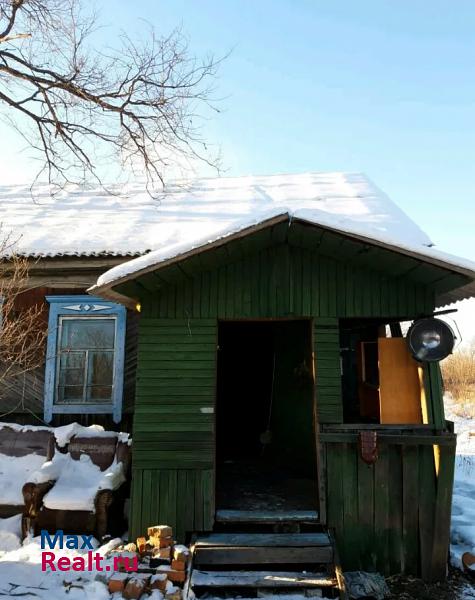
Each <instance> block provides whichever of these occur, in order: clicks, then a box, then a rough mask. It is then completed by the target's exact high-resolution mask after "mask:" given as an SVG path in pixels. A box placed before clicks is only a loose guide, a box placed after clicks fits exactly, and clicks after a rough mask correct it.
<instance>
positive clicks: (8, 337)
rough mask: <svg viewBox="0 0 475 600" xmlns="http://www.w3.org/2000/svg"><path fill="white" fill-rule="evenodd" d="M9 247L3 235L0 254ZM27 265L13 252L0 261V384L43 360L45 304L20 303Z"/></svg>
mask: <svg viewBox="0 0 475 600" xmlns="http://www.w3.org/2000/svg"><path fill="white" fill-rule="evenodd" d="M11 249H12V244H11V237H8V236H7V237H4V239H3V242H2V243H0V256H4V255H6V254H7V253H8V251H9V250H11ZM28 267H29V265H28V259H26V258H25V257H21V256H18V255H15V254H13V255H11V256H9V258H3V259H1V260H0V302H1V305H0V309H1V322H0V386H2V384H3V383H4V382H6V381H7V380H9V379H11V378H13V377H17V376H18V375H21V374H23V373H26V372H28V371H32V370H34V369H36V368H38V367H40V366H41V365H42V364H43V362H44V357H45V340H46V335H47V325H46V321H45V312H44V306H43V304H42V303H29V304H26V305H25V304H24V303H22V295H23V294H26V293H27V291H28Z"/></svg>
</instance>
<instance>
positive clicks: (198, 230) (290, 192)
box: [0, 173, 475, 290]
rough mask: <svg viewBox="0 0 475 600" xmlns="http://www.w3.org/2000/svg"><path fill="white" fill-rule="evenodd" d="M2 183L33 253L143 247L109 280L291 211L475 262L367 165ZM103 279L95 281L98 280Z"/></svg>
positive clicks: (384, 241)
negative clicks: (90, 185) (90, 184)
mask: <svg viewBox="0 0 475 600" xmlns="http://www.w3.org/2000/svg"><path fill="white" fill-rule="evenodd" d="M113 192H114V193H113V194H110V193H106V192H105V191H104V190H101V189H85V188H70V189H68V190H66V191H63V192H61V193H59V194H57V195H55V196H54V197H51V196H50V194H49V189H48V188H47V187H44V188H42V187H40V188H37V189H35V191H34V196H33V197H32V194H31V192H30V190H29V188H28V187H26V186H25V187H21V186H12V187H8V186H3V187H1V188H0V199H1V205H0V223H2V226H3V229H4V230H5V231H12V232H13V236H14V237H15V238H16V239H17V243H16V251H17V252H20V253H22V254H26V255H32V256H60V255H63V256H64V255H82V256H84V255H89V256H94V255H103V254H109V255H117V256H134V255H135V256H137V255H143V256H139V257H138V258H134V259H132V260H130V261H127V262H125V263H123V264H121V265H119V266H117V267H114V268H112V269H111V270H109V271H107V272H106V273H104V274H103V275H102V276H101V277H100V278H99V280H98V283H97V286H99V287H104V286H111V285H114V284H115V283H116V282H118V281H121V280H124V278H128V277H130V276H134V275H136V274H138V273H140V272H141V271H143V270H147V269H150V268H151V267H154V266H159V265H161V264H164V263H165V262H166V261H169V260H171V259H177V258H179V257H181V256H183V255H184V254H186V253H188V252H190V251H192V250H196V249H198V248H202V247H205V246H207V245H209V244H210V243H213V242H216V241H217V240H220V239H224V238H229V237H230V236H232V235H233V234H236V233H238V232H242V231H244V230H246V229H248V228H252V227H254V226H256V225H259V224H263V223H265V222H266V221H268V220H269V219H273V218H279V217H288V218H291V219H292V218H294V219H301V220H304V221H307V222H309V223H313V224H316V225H320V226H323V227H327V228H329V229H332V230H335V231H339V232H344V233H347V234H350V235H354V236H357V237H360V238H363V239H365V240H368V241H369V242H373V243H378V244H381V245H385V246H388V247H390V248H394V249H399V250H401V251H405V252H408V253H412V254H415V255H416V256H420V257H421V258H423V259H424V258H426V259H427V260H429V261H434V262H436V263H437V262H438V263H441V264H443V265H446V266H447V267H448V268H451V267H453V268H455V269H456V270H463V272H466V273H467V274H469V275H470V274H472V275H473V277H474V278H475V264H474V263H471V262H470V261H466V260H464V259H459V258H456V257H452V256H450V255H447V254H444V253H441V252H439V251H438V250H436V249H435V248H433V247H432V243H431V240H430V239H429V238H428V236H427V235H426V234H425V233H424V232H423V231H422V230H421V229H420V228H419V226H418V225H416V224H415V223H414V222H413V221H412V220H411V219H410V218H409V217H408V216H407V215H406V214H405V213H404V212H403V211H402V210H401V209H400V208H399V207H398V206H396V204H394V203H393V202H392V201H391V200H390V199H389V198H388V197H387V196H386V194H384V193H383V192H382V191H381V190H380V189H379V188H377V187H376V186H375V185H374V184H373V183H372V182H371V181H369V180H368V178H367V177H365V176H364V175H362V174H360V173H302V174H296V175H295V174H294V175H288V174H287V175H271V176H255V177H254V176H249V177H222V178H214V179H200V180H197V181H195V182H193V183H191V184H189V185H176V186H171V187H170V188H169V189H168V191H167V193H165V194H163V195H162V197H161V198H159V199H156V200H155V199H152V198H151V197H150V196H149V195H148V193H147V192H146V190H145V189H144V187H143V186H139V185H134V186H129V187H127V188H120V189H119V188H116V189H114V190H113ZM97 286H96V290H97V289H98V287H97Z"/></svg>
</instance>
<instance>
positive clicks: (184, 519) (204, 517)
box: [131, 243, 434, 539]
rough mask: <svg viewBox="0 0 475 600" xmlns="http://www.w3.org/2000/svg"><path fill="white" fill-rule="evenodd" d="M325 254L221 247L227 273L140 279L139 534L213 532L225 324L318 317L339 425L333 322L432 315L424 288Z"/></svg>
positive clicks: (197, 269)
mask: <svg viewBox="0 0 475 600" xmlns="http://www.w3.org/2000/svg"><path fill="white" fill-rule="evenodd" d="M323 250H324V249H320V250H318V251H311V250H308V249H305V248H300V247H297V246H290V245H288V244H286V243H284V244H278V245H274V246H271V247H266V248H264V249H261V250H258V251H257V250H256V251H255V252H250V251H249V248H248V249H247V251H246V252H247V254H246V253H244V255H243V256H240V257H235V256H233V255H231V253H230V254H229V255H226V249H225V248H220V249H218V250H217V251H216V252H219V253H221V255H222V256H221V261H224V262H225V264H221V265H220V266H216V267H209V268H207V263H206V261H205V259H204V257H201V258H200V257H198V258H194V259H193V261H192V262H191V263H186V262H185V263H183V264H182V265H180V267H177V266H175V267H174V268H173V269H169V270H168V271H166V272H163V273H162V272H160V273H159V274H158V275H157V276H156V275H154V274H149V275H147V276H145V277H144V278H142V279H139V280H138V284H139V285H140V286H142V287H140V288H139V287H138V288H137V289H139V290H141V303H142V316H141V320H140V327H139V350H138V367H137V386H136V404H135V418H134V427H133V438H134V452H133V483H132V488H133V489H132V510H131V514H132V522H131V532H132V534H133V535H137V534H139V533H140V532H143V531H144V528H145V527H146V526H147V525H150V524H153V523H155V522H168V523H170V524H173V525H175V526H176V528H177V534H178V537H179V538H181V539H182V537H183V535H184V532H185V531H192V530H195V529H210V528H211V527H212V526H213V519H214V506H213V496H214V495H213V490H214V415H213V414H212V413H211V412H210V411H209V407H213V406H214V399H215V379H216V363H215V361H216V340H217V322H218V319H242V318H247V319H252V318H255V319H260V318H294V317H295V318H299V317H309V318H313V319H314V332H313V333H314V339H313V343H314V356H315V371H316V376H317V377H316V395H317V411H318V419H319V422H320V423H340V422H341V421H342V403H341V392H340V367H339V346H338V319H339V318H340V317H355V316H358V317H377V316H384V317H395V318H404V317H415V316H417V315H418V314H420V313H423V312H427V311H430V310H432V309H433V305H434V294H433V291H432V290H431V289H430V288H429V287H427V286H425V285H422V284H418V283H415V282H413V281H410V280H408V279H407V278H406V277H402V276H401V277H390V276H389V275H388V274H387V273H385V272H384V271H376V270H372V269H370V268H369V267H367V266H366V267H365V266H361V265H357V264H354V263H352V262H351V260H349V259H348V257H347V258H346V259H345V260H338V259H336V258H330V257H328V256H325V255H324V254H322V252H323ZM223 253H224V256H223ZM409 260H410V259H409ZM190 265H191V266H190ZM203 409H204V410H203ZM185 498H186V499H185Z"/></svg>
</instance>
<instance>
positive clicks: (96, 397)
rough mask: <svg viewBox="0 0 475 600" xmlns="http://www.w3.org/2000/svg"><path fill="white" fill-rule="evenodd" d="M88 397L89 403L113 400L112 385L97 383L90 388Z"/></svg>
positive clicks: (102, 402)
mask: <svg viewBox="0 0 475 600" xmlns="http://www.w3.org/2000/svg"><path fill="white" fill-rule="evenodd" d="M88 392H89V395H88V399H87V401H88V402H89V403H99V402H100V403H101V404H104V403H106V402H112V386H107V385H95V386H91V387H89V388H88Z"/></svg>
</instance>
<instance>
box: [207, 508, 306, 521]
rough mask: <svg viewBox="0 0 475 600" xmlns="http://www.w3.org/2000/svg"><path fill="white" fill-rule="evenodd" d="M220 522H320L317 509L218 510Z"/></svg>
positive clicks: (217, 517) (217, 514) (217, 516)
mask: <svg viewBox="0 0 475 600" xmlns="http://www.w3.org/2000/svg"><path fill="white" fill-rule="evenodd" d="M216 521H218V522H219V523H295V522H296V523H318V513H317V511H315V510H293V511H276V510H218V511H216Z"/></svg>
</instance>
